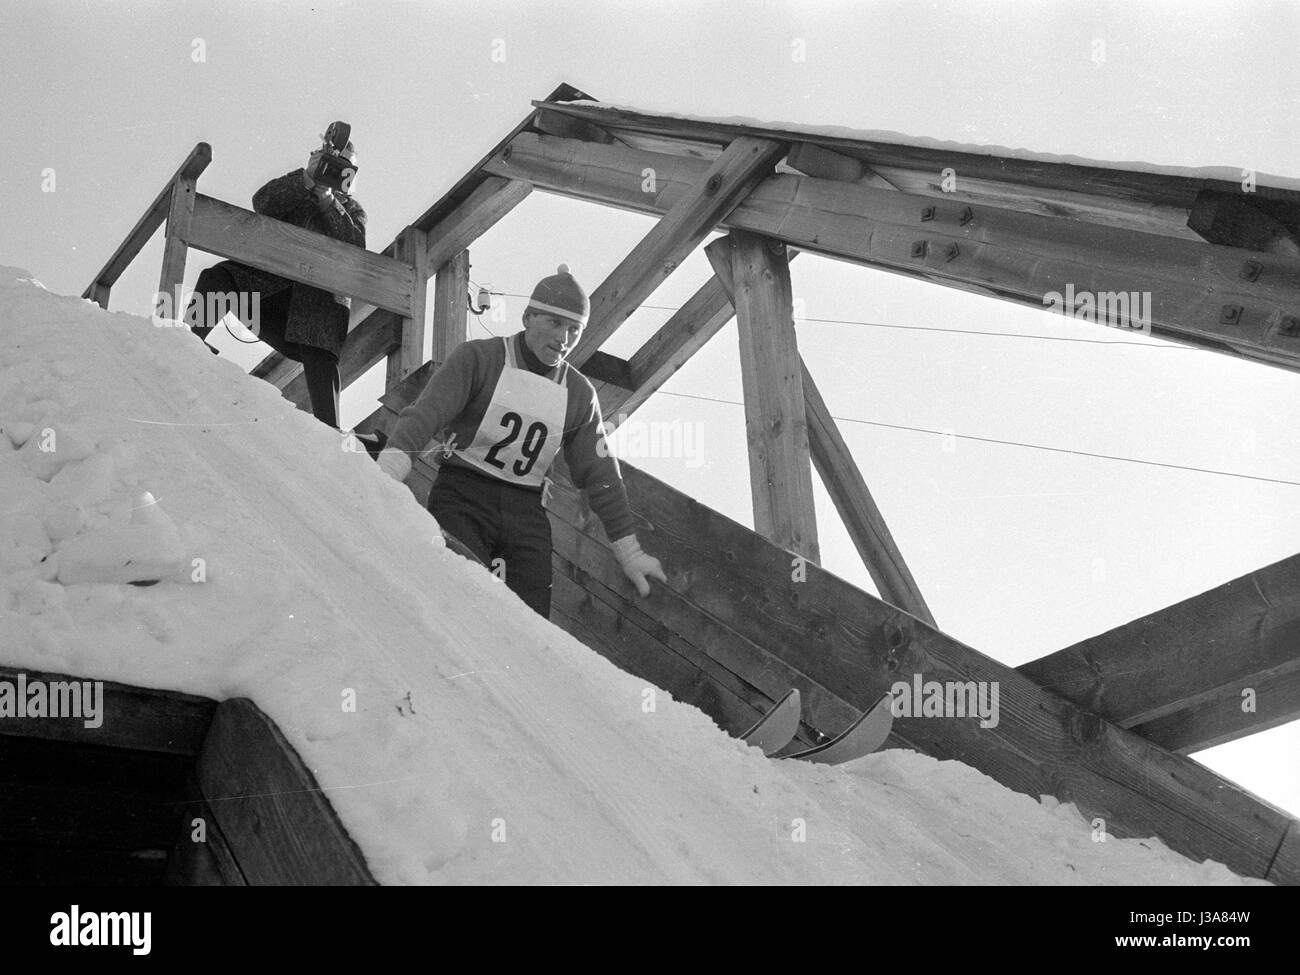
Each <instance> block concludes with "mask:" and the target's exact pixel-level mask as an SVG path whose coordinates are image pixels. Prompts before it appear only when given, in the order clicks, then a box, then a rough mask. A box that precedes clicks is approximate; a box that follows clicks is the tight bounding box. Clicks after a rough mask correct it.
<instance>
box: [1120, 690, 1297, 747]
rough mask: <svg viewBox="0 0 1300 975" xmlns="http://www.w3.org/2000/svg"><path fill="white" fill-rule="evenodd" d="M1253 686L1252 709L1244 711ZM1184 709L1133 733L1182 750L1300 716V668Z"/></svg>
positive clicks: (1218, 742)
mask: <svg viewBox="0 0 1300 975" xmlns="http://www.w3.org/2000/svg"><path fill="white" fill-rule="evenodd" d="M1246 687H1249V689H1250V692H1251V697H1250V700H1249V703H1250V706H1251V707H1252V708H1253V709H1254V710H1252V711H1245V710H1243V707H1244V706H1245V705H1246V702H1247V699H1246V697H1245V696H1244V695H1243V693H1242V692H1243V691H1244V690H1245V689H1246ZM1232 690H1233V689H1232V688H1228V689H1225V690H1224V691H1223V692H1222V693H1220V694H1218V695H1217V696H1215V697H1212V698H1209V699H1207V700H1204V701H1200V702H1197V703H1195V704H1189V705H1188V706H1186V707H1184V708H1183V709H1182V710H1180V711H1175V712H1173V713H1172V714H1166V715H1165V716H1164V717H1160V718H1153V719H1152V720H1151V721H1144V722H1142V724H1135V725H1133V728H1132V730H1133V732H1134V733H1135V734H1139V735H1141V736H1142V737H1143V738H1145V739H1147V741H1151V742H1155V743H1156V744H1157V745H1159V746H1160V747H1161V748H1168V749H1169V750H1170V751H1171V752H1178V753H1179V754H1180V755H1190V754H1193V753H1194V752H1199V751H1203V750H1204V749H1206V748H1213V747H1214V746H1215V745H1222V744H1225V743H1226V742H1230V741H1236V740H1237V739H1238V738H1243V737H1245V736H1246V735H1254V734H1258V733H1259V732H1261V731H1268V730H1269V729H1270V728H1276V727H1278V726H1279V725H1284V724H1287V723H1288V722H1291V721H1295V720H1296V719H1298V718H1300V670H1292V671H1288V672H1287V673H1283V674H1278V675H1277V676H1267V677H1259V678H1255V679H1253V680H1252V681H1251V683H1250V684H1249V685H1243V686H1242V687H1238V688H1236V693H1235V694H1233V693H1232Z"/></svg>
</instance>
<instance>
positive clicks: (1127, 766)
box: [621, 463, 1300, 884]
mask: <svg viewBox="0 0 1300 975" xmlns="http://www.w3.org/2000/svg"><path fill="white" fill-rule="evenodd" d="M621 466H622V468H623V476H624V481H625V483H626V484H627V490H628V499H629V502H630V504H631V506H632V511H633V514H634V515H635V516H636V519H637V524H638V526H643V527H642V528H639V530H638V531H639V534H641V538H642V541H643V543H644V545H645V547H646V550H647V551H649V552H650V553H652V554H654V555H655V556H657V557H658V558H660V559H661V560H662V562H663V564H664V567H665V569H666V571H667V574H668V585H667V587H666V588H667V589H669V590H671V591H672V592H673V593H675V594H677V595H680V596H683V597H685V598H686V599H688V600H689V601H690V602H692V603H693V604H695V605H697V606H700V607H702V608H704V609H705V610H706V611H707V612H708V613H709V614H710V615H711V616H713V617H714V618H715V619H717V620H719V621H721V622H722V623H724V624H725V625H726V626H727V627H729V628H731V629H732V630H734V631H736V632H737V633H739V634H740V635H742V636H744V637H745V638H747V639H749V640H751V641H753V642H754V643H755V644H756V645H758V646H759V647H762V648H764V649H765V650H766V651H767V652H769V653H771V654H773V655H774V656H776V657H778V658H780V659H781V660H782V661H784V663H785V664H786V665H788V666H791V667H793V668H795V669H796V670H797V671H799V672H800V673H802V674H803V675H805V676H806V677H807V678H808V679H809V680H810V681H812V682H815V683H816V684H818V685H820V686H821V687H824V688H825V689H827V690H828V691H829V692H831V693H832V694H834V695H837V696H838V697H839V698H841V699H842V700H844V701H846V702H847V703H848V704H850V705H851V706H853V707H854V708H856V709H858V711H859V712H861V711H864V710H866V709H867V708H869V707H870V706H871V705H872V704H873V703H875V701H876V700H877V699H878V697H879V696H880V695H881V694H883V693H885V692H887V691H890V690H892V689H893V688H895V687H896V685H897V684H898V683H899V682H901V683H902V684H903V685H904V686H906V687H907V688H909V692H910V690H911V689H912V688H914V687H915V686H916V684H917V683H918V682H919V683H920V684H921V685H922V690H923V693H924V687H925V684H926V683H927V682H933V684H934V685H935V686H937V687H939V688H940V690H941V692H942V691H944V690H946V688H947V686H948V685H951V686H952V687H956V688H959V689H972V690H978V688H980V687H983V688H985V689H987V691H988V694H987V696H986V703H987V702H988V701H991V700H992V693H993V689H994V688H996V689H997V693H998V698H997V700H998V705H997V708H996V714H995V715H993V717H990V718H985V719H981V717H980V716H979V715H978V714H976V713H970V712H966V713H965V716H960V715H958V714H955V713H945V714H942V715H934V716H930V717H925V716H922V715H923V714H925V713H927V712H923V711H922V712H920V713H917V712H914V713H913V716H910V717H908V716H904V717H898V718H896V719H895V721H894V734H893V736H892V737H891V739H890V744H891V745H892V746H903V747H911V748H915V749H917V750H919V751H922V752H924V753H926V754H928V755H931V756H933V757H935V758H938V759H954V760H958V761H962V762H965V763H966V764H968V765H971V766H973V767H975V768H977V769H979V770H980V771H981V772H983V773H985V774H986V775H989V776H991V777H992V778H994V779H996V780H998V781H999V782H1001V783H1002V784H1003V785H1005V786H1007V787H1008V788H1010V789H1014V790H1015V791H1017V792H1021V793H1024V794H1026V795H1029V796H1032V797H1034V798H1037V797H1038V796H1040V795H1052V796H1056V797H1057V798H1058V799H1060V800H1061V801H1062V802H1073V803H1076V804H1077V805H1078V806H1079V809H1080V810H1081V812H1083V813H1084V815H1085V816H1087V817H1088V818H1089V819H1092V818H1094V817H1100V818H1102V819H1104V820H1105V829H1106V832H1107V833H1108V834H1111V835H1114V836H1153V835H1154V836H1159V837H1160V838H1161V839H1162V840H1163V841H1164V842H1165V843H1167V844H1168V845H1169V846H1170V847H1172V848H1173V849H1175V850H1177V851H1178V852H1180V853H1182V854H1184V855H1185V856H1188V857H1191V858H1192V859H1194V860H1203V859H1206V858H1210V859H1214V860H1217V861H1219V862H1221V863H1224V864H1226V865H1227V866H1228V867H1229V868H1230V869H1232V870H1235V871H1237V872H1238V873H1241V874H1244V875H1246V876H1251V877H1264V878H1266V879H1269V880H1272V881H1274V882H1276V883H1283V884H1297V883H1300V844H1296V843H1292V844H1291V845H1290V846H1286V845H1284V844H1285V843H1286V839H1285V838H1286V837H1287V836H1288V831H1289V830H1291V829H1292V828H1293V824H1294V822H1295V821H1294V819H1293V817H1291V816H1289V815H1288V814H1286V813H1285V812H1283V811H1281V810H1279V809H1276V808H1275V807H1273V806H1271V805H1269V804H1268V803H1266V802H1263V801H1261V800H1260V799H1258V798H1256V797H1255V796H1253V795H1251V794H1250V793H1249V792H1247V791H1246V790H1244V789H1242V788H1241V787H1239V786H1237V785H1234V784H1233V783H1232V782H1230V781H1228V780H1226V779H1224V778H1222V777H1221V776H1219V775H1216V774H1215V773H1214V772H1211V771H1210V770H1209V769H1207V768H1205V767H1204V766H1202V765H1200V764H1199V763H1197V762H1195V761H1192V760H1190V759H1188V758H1185V757H1183V756H1180V755H1176V754H1173V753H1171V752H1169V751H1167V750H1165V749H1163V748H1160V747H1158V746H1157V745H1155V744H1153V743H1151V742H1149V741H1146V740H1144V739H1143V738H1142V737H1140V736H1139V735H1137V734H1134V733H1132V732H1130V731H1127V730H1124V729H1122V728H1120V727H1118V726H1117V725H1114V724H1112V723H1110V722H1108V721H1106V720H1105V719H1103V718H1100V717H1098V716H1097V715H1095V714H1093V713H1091V712H1090V711H1088V710H1087V709H1086V708H1083V707H1080V706H1079V705H1077V704H1075V703H1072V702H1071V701H1069V700H1067V699H1065V698H1064V697H1061V696H1059V695H1056V694H1054V693H1052V692H1050V691H1048V690H1046V689H1045V688H1043V687H1041V686H1039V685H1038V684H1037V683H1036V682H1034V681H1032V680H1030V679H1029V678H1028V677H1026V676H1025V675H1023V674H1020V673H1018V672H1017V671H1016V670H1014V669H1013V668H1011V667H1008V666H1007V665H1005V664H1002V663H1000V662H998V661H996V660H994V659H992V658H990V657H987V656H985V655H984V654H981V653H979V652H978V651H976V650H973V649H971V648H970V647H967V646H965V645H964V644H962V643H960V642H959V641H957V640H955V639H954V638H952V637H951V636H948V635H947V634H945V633H943V632H941V631H939V630H937V629H935V628H934V627H933V626H930V625H929V624H928V623H925V622H923V621H921V620H918V619H916V618H914V617H912V616H910V615H909V614H907V613H906V612H904V611H903V610H901V609H898V608H896V607H894V606H890V605H889V604H888V603H886V602H884V601H882V600H880V599H877V598H876V597H874V596H871V595H869V594H867V593H864V592H862V591H861V590H859V589H857V588H855V587H853V586H852V585H850V584H849V583H847V582H845V581H844V580H842V579H839V578H837V577H836V576H834V575H832V574H831V573H829V572H826V571H825V570H824V569H822V568H821V567H820V566H818V565H817V564H815V563H807V564H806V565H805V567H804V568H805V569H806V575H797V574H795V573H792V571H791V568H792V565H791V556H790V553H789V552H788V551H785V550H783V549H782V548H780V547H778V546H776V545H773V544H771V543H770V542H768V541H766V540H765V539H763V538H762V537H760V536H759V535H757V534H755V533H754V532H752V531H750V530H749V529H747V528H745V527H744V526H742V525H739V524H737V523H736V522H734V521H731V520H730V519H728V518H726V517H724V516H723V515H720V514H719V513H717V512H716V511H712V510H710V509H709V508H707V507H706V506H704V505H702V504H700V503H699V502H697V501H695V500H694V499H692V498H691V497H689V496H687V495H685V494H683V493H682V492H680V491H678V490H676V489H675V488H673V487H671V486H669V485H667V484H665V483H663V482H662V481H659V480H657V479H655V478H653V477H651V476H650V475H648V474H646V473H645V472H644V471H641V470H639V469H637V468H636V467H635V466H633V465H632V464H626V463H625V464H622V465H621ZM642 532H643V533H642ZM656 592H657V591H656ZM657 599H659V597H658V596H657V594H656V593H652V594H651V596H650V597H649V598H648V599H647V600H644V601H642V602H641V603H640V604H639V605H641V606H642V608H643V609H644V611H645V612H646V613H649V614H651V615H654V614H655V613H657V612H658V610H657V609H656V606H657V602H656V600H657ZM964 700H965V697H964V696H963V701H964ZM918 709H919V702H918Z"/></svg>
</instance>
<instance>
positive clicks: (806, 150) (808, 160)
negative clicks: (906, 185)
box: [785, 142, 892, 189]
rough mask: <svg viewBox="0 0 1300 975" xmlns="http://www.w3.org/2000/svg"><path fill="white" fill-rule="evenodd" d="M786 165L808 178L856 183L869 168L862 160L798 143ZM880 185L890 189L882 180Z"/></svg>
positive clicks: (821, 147) (792, 147)
mask: <svg viewBox="0 0 1300 975" xmlns="http://www.w3.org/2000/svg"><path fill="white" fill-rule="evenodd" d="M785 164H786V165H787V166H789V167H790V168H791V169H797V170H798V171H799V172H801V173H803V174H805V175H806V176H816V177H817V178H818V179H838V180H843V181H844V182H848V183H856V182H857V181H858V180H860V179H862V178H863V177H864V176H866V175H867V167H866V165H865V164H864V163H863V162H862V161H861V160H860V159H854V158H853V157H852V156H846V155H844V154H842V153H839V152H836V151H835V150H833V149H827V148H826V147H825V146H819V145H817V143H815V142H796V143H795V144H794V145H792V146H791V147H790V155H789V156H787V157H786V160H785ZM880 184H883V185H884V186H886V187H888V184H887V183H885V181H884V180H880ZM878 185H879V184H878ZM888 188H890V189H892V187H888Z"/></svg>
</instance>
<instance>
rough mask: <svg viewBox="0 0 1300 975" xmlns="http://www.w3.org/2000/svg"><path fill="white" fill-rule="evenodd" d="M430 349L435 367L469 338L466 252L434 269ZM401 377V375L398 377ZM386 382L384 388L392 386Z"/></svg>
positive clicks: (467, 263) (467, 256)
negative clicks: (435, 270)
mask: <svg viewBox="0 0 1300 975" xmlns="http://www.w3.org/2000/svg"><path fill="white" fill-rule="evenodd" d="M433 295H434V299H433V300H434V306H433V348H432V353H431V355H430V358H431V359H432V361H433V362H434V363H436V365H435V366H434V368H437V366H439V365H442V363H444V362H446V361H447V357H448V356H449V355H451V354H452V352H454V351H455V349H456V347H457V346H458V345H460V344H461V343H462V342H464V341H465V340H466V339H467V338H468V337H469V324H468V318H467V316H468V315H469V251H459V252H458V253H456V254H454V255H452V257H451V259H450V260H449V261H447V262H446V263H445V264H443V265H442V267H440V268H438V272H437V274H436V275H435V276H434V282H433ZM402 378H405V377H402ZM395 385H396V383H392V382H390V383H389V384H388V385H387V386H386V387H385V389H392V388H393V386H395Z"/></svg>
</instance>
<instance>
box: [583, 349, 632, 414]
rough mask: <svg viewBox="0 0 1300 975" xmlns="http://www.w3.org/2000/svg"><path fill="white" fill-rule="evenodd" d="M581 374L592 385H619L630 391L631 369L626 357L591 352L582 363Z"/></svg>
mask: <svg viewBox="0 0 1300 975" xmlns="http://www.w3.org/2000/svg"><path fill="white" fill-rule="evenodd" d="M582 374H583V375H584V376H586V377H587V378H588V379H590V380H591V382H592V385H595V384H596V383H603V384H604V385H606V386H610V385H613V386H618V387H621V388H622V389H623V390H624V391H625V392H627V393H629V394H630V393H631V392H632V370H631V368H630V367H629V365H628V361H627V360H626V359H620V358H619V357H618V356H616V355H610V354H609V353H607V352H593V353H592V354H591V357H590V358H589V359H588V360H587V361H586V362H585V363H583V366H582ZM602 415H603V414H602Z"/></svg>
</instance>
